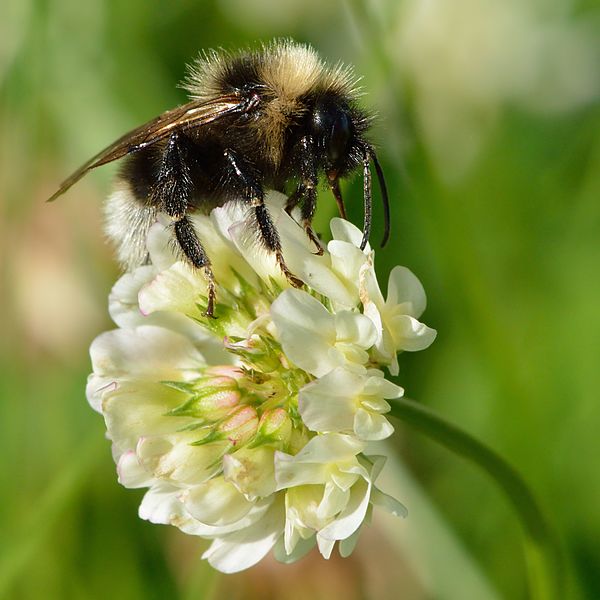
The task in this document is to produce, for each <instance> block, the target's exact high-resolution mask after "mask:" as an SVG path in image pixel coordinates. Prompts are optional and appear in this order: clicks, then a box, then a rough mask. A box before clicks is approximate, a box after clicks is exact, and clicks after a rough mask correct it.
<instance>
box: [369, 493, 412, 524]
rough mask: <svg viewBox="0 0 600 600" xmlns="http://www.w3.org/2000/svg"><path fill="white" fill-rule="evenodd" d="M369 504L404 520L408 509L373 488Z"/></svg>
mask: <svg viewBox="0 0 600 600" xmlns="http://www.w3.org/2000/svg"><path fill="white" fill-rule="evenodd" d="M371 504H374V505H375V506H378V507H380V508H383V509H384V510H386V511H387V512H389V513H391V514H392V515H394V516H396V517H403V518H405V517H407V516H408V509H407V508H406V506H404V504H402V503H401V502H399V501H398V500H396V499H395V498H393V497H392V496H390V495H388V494H384V493H383V492H382V491H381V490H380V489H378V488H376V487H374V486H373V491H372V492H371Z"/></svg>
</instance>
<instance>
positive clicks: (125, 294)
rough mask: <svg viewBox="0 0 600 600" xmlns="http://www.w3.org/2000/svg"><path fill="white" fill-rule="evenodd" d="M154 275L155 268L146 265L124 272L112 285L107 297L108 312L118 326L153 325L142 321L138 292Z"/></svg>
mask: <svg viewBox="0 0 600 600" xmlns="http://www.w3.org/2000/svg"><path fill="white" fill-rule="evenodd" d="M155 276H156V268H155V267H154V266H153V265H147V266H143V267H139V268H137V269H135V270H134V271H133V272H131V273H125V274H124V275H122V276H121V277H120V279H119V280H118V281H117V283H115V285H114V286H113V288H112V290H111V292H110V296H109V297H108V312H109V313H110V316H111V318H112V320H113V321H114V322H115V323H116V324H117V325H118V326H119V327H135V326H136V325H153V324H155V323H144V320H145V318H144V315H143V314H142V313H141V312H140V307H139V305H138V294H139V291H140V289H141V288H142V286H144V285H146V284H147V283H148V282H149V281H151V280H152V279H153V278H154V277H155Z"/></svg>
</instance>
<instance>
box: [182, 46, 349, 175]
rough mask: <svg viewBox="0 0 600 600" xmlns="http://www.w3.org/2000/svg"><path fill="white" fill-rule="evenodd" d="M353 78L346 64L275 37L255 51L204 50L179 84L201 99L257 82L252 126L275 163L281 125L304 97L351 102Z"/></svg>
mask: <svg viewBox="0 0 600 600" xmlns="http://www.w3.org/2000/svg"><path fill="white" fill-rule="evenodd" d="M357 84H358V79H357V78H356V76H355V75H354V73H353V71H352V69H351V67H349V66H345V65H343V64H341V63H338V64H336V65H334V66H329V65H327V64H326V63H325V62H324V61H322V60H321V58H320V57H319V56H318V54H317V52H316V51H315V50H314V49H313V48H312V47H311V46H308V45H304V44H298V43H296V42H293V41H291V40H277V41H274V42H272V43H270V44H268V45H263V46H262V47H261V48H259V49H258V50H254V51H252V50H250V51H248V50H246V51H241V52H236V53H230V52H227V51H224V50H220V51H216V50H213V51H211V52H209V53H204V54H202V55H201V56H200V57H199V58H198V59H197V60H196V61H195V62H194V63H193V64H192V65H190V66H189V68H188V77H187V79H186V80H185V82H184V83H183V87H184V88H185V89H186V90H187V91H188V92H189V95H190V97H191V98H192V99H193V100H198V101H200V102H206V101H211V100H214V99H215V98H218V97H220V96H224V95H230V94H236V93H240V92H241V91H242V90H244V89H245V88H247V87H248V86H254V87H256V88H257V89H258V90H259V95H260V97H261V100H262V101H263V106H262V109H261V111H260V113H259V115H258V117H257V118H256V120H255V121H254V122H253V123H252V124H251V127H252V128H253V129H254V131H255V135H256V139H257V141H258V142H259V144H260V146H261V147H262V148H264V150H265V153H266V158H268V160H269V161H270V162H271V163H272V164H273V166H274V167H275V168H277V167H278V166H279V164H280V162H281V158H282V154H283V151H284V144H285V134H286V131H287V130H288V129H289V128H290V126H292V125H293V124H294V123H297V122H298V121H299V120H300V119H301V118H302V115H303V114H304V113H305V112H306V110H307V101H309V100H310V99H311V98H313V99H314V98H315V97H316V96H319V95H324V94H333V95H336V96H339V97H343V98H345V99H347V102H348V103H350V104H351V103H353V102H354V101H355V100H356V99H357V97H358V96H359V88H358V87H357Z"/></svg>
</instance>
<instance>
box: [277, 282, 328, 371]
mask: <svg viewBox="0 0 600 600" xmlns="http://www.w3.org/2000/svg"><path fill="white" fill-rule="evenodd" d="M271 317H272V319H273V322H274V323H275V326H276V327H277V331H278V334H279V339H280V340H281V345H282V346H283V351H284V352H285V354H286V355H287V356H288V358H289V359H290V360H291V361H292V362H293V363H295V364H296V365H297V366H299V367H300V368H301V369H304V370H305V371H308V372H309V373H312V374H313V375H316V376H317V377H319V376H321V375H324V374H325V373H327V372H328V371H330V370H331V368H334V367H335V366H337V365H336V364H334V365H333V366H332V358H331V357H330V356H329V349H330V348H331V347H332V346H333V345H334V344H335V340H336V331H335V319H334V317H333V315H332V314H331V313H330V312H329V311H328V310H327V309H326V308H325V307H324V306H323V305H322V304H321V303H320V302H319V301H318V300H316V299H315V298H313V297H312V296H310V295H309V294H307V293H306V292H303V291H301V290H296V289H289V290H285V291H284V292H282V293H281V294H280V295H279V297H278V298H277V299H276V300H275V301H274V302H273V304H272V305H271Z"/></svg>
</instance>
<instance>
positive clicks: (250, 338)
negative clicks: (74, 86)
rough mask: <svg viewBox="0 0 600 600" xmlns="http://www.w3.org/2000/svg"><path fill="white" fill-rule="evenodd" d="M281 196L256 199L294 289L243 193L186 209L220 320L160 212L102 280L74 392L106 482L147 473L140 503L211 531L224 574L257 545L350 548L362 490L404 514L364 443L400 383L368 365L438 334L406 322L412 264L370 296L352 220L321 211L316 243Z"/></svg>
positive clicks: (412, 302) (261, 552) (363, 504)
mask: <svg viewBox="0 0 600 600" xmlns="http://www.w3.org/2000/svg"><path fill="white" fill-rule="evenodd" d="M284 201H285V198H284V197H283V196H282V195H281V194H275V193H272V194H270V195H269V198H268V204H269V207H270V209H271V211H272V214H273V218H274V221H275V223H276V226H277V228H278V231H279V232H280V235H281V239H282V245H283V252H284V255H285V257H286V261H287V263H288V266H289V267H290V269H291V270H292V271H293V272H294V273H295V274H296V275H298V276H299V277H301V278H302V280H303V281H305V282H306V286H305V287H304V289H303V290H297V289H293V288H290V286H289V284H288V283H287V280H286V279H285V277H283V276H282V275H281V272H280V270H279V267H278V266H277V263H276V261H275V260H274V258H273V257H272V256H271V255H269V254H268V253H266V252H264V251H262V250H261V249H260V248H259V247H258V246H257V244H255V243H253V240H252V238H251V237H250V236H249V235H248V228H247V227H246V224H245V221H246V211H245V209H244V207H243V206H240V205H227V206H225V207H222V208H217V209H215V210H214V211H213V212H212V213H211V215H210V216H201V215H197V216H195V217H194V219H193V220H194V225H195V227H196V228H197V229H198V232H199V234H200V236H201V239H202V240H203V244H204V245H205V246H206V249H207V252H208V255H209V256H210V257H211V258H212V260H213V271H214V274H215V277H216V280H217V282H218V289H217V301H218V303H217V306H216V314H217V316H218V318H217V319H211V318H209V317H206V316H205V315H204V308H205V306H206V299H207V298H206V294H207V290H206V283H205V280H204V278H203V276H202V275H201V274H200V273H197V272H195V271H193V270H192V269H191V268H189V267H188V266H187V265H186V264H184V263H182V262H180V261H178V260H177V259H176V257H175V256H174V255H173V254H172V253H171V250H170V244H169V232H168V231H167V229H166V225H165V224H164V223H157V224H155V225H154V226H153V228H152V229H151V230H150V233H149V237H148V240H147V247H148V251H149V255H150V264H148V265H146V266H143V267H139V268H138V269H136V270H135V271H133V272H132V273H127V274H126V275H123V277H122V278H121V279H120V280H119V281H118V282H117V284H116V285H115V286H114V288H113V290H112V293H111V296H110V314H111V316H112V318H113V320H114V321H115V323H116V324H117V325H118V329H116V330H113V331H109V332H107V333H104V334H102V335H100V336H99V337H98V338H97V339H96V340H95V341H94V343H93V344H92V347H91V357H92V363H93V373H92V374H91V375H90V377H89V381H88V388H87V395H88V400H89V402H90V404H91V405H92V407H93V408H94V409H96V410H97V411H99V412H101V413H102V414H103V416H104V419H105V422H106V426H107V430H108V437H109V438H110V440H111V441H112V446H113V454H114V458H115V461H116V462H117V471H118V478H119V482H120V483H121V484H123V485H124V486H126V487H131V488H148V491H147V492H146V495H145V496H144V499H143V501H142V504H141V506H140V510H139V515H140V517H141V518H143V519H147V520H149V521H151V522H153V523H163V524H171V525H175V526H176V527H178V528H180V529H181V530H182V531H184V532H186V533H188V534H191V535H198V536H202V537H205V538H208V539H211V540H213V541H212V544H211V546H210V548H209V549H208V550H207V551H206V552H205V554H204V558H206V559H208V561H209V562H210V564H211V565H213V566H214V567H215V568H217V569H219V570H221V571H223V572H227V573H229V572H234V571H240V570H242V569H245V568H248V567H250V566H252V565H254V564H255V563H257V562H258V561H260V560H261V559H262V558H263V557H264V556H265V555H266V554H267V553H268V552H269V551H271V550H273V551H274V554H275V556H276V557H277V558H278V559H279V560H282V561H283V562H291V561H293V560H296V559H298V558H299V557H300V556H302V555H303V554H304V553H305V552H307V551H308V550H309V549H310V548H312V547H313V546H314V545H317V546H318V548H319V550H320V552H321V554H322V555H323V556H324V557H326V558H328V557H329V556H330V555H331V552H332V549H333V547H334V545H335V543H336V542H339V549H340V553H341V554H342V555H343V556H347V555H348V554H349V553H350V552H351V551H352V549H353V547H354V544H355V543H356V540H357V536H358V533H359V531H360V528H361V526H362V524H363V522H365V520H367V519H368V518H369V515H370V512H371V508H372V506H373V505H380V506H382V507H384V508H386V509H387V510H390V511H391V512H393V513H395V514H398V515H404V514H405V509H404V507H403V506H402V505H401V504H400V503H399V502H397V501H396V500H394V499H393V498H390V497H389V496H386V495H385V494H384V493H383V492H381V491H380V490H378V489H377V488H376V487H375V485H374V483H375V480H376V478H377V475H378V474H379V471H380V470H381V468H382V466H383V459H382V458H381V457H369V456H367V455H365V448H366V443H367V441H369V440H380V439H384V438H386V437H388V436H389V435H391V433H392V432H393V428H392V426H391V425H390V423H389V422H388V421H387V419H386V417H385V416H384V415H385V413H386V412H388V411H389V409H390V405H389V404H388V402H387V401H386V400H389V399H393V398H398V397H400V396H401V395H402V393H403V390H402V388H400V387H398V386H397V385H395V384H394V383H392V382H390V381H388V380H386V379H385V376H384V373H383V371H382V370H381V367H383V366H390V365H391V366H390V370H392V371H394V370H395V371H397V368H396V367H395V365H396V366H397V361H396V352H397V351H399V350H415V349H418V348H419V347H425V346H426V345H428V344H429V343H431V341H432V339H433V335H434V333H432V332H433V330H430V329H429V328H426V327H425V326H424V325H421V324H420V323H418V321H416V318H417V317H418V316H420V314H421V312H422V311H423V309H424V307H425V297H424V293H423V290H422V288H421V287H420V284H419V283H418V281H417V280H416V278H415V277H414V275H412V274H410V272H409V271H407V270H405V269H404V270H403V269H402V268H398V267H397V268H396V269H395V270H394V271H392V275H391V276H390V285H389V290H388V298H387V300H386V301H384V300H383V297H382V296H381V292H380V291H379V286H378V284H377V280H376V277H375V272H374V270H373V268H372V264H373V252H372V251H371V249H370V248H369V247H367V248H365V250H364V251H362V250H360V248H359V246H360V241H361V239H362V234H361V232H360V231H359V230H358V229H357V228H356V227H354V226H353V225H351V224H350V223H347V222H346V221H343V220H341V219H334V220H333V221H332V233H333V236H334V239H333V240H332V241H331V242H330V243H329V245H328V252H325V253H324V254H323V255H322V256H318V255H316V254H314V253H313V250H314V248H313V247H312V246H311V244H310V242H309V241H308V239H307V237H306V235H305V233H304V231H303V229H302V228H301V227H299V226H298V225H297V224H296V222H295V221H294V220H293V219H292V218H291V217H289V216H288V215H287V213H286V212H285V211H284V210H283V204H284ZM398 269H400V270H398ZM407 274H408V275H407ZM414 323H418V326H417V325H414ZM423 328H424V329H423Z"/></svg>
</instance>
